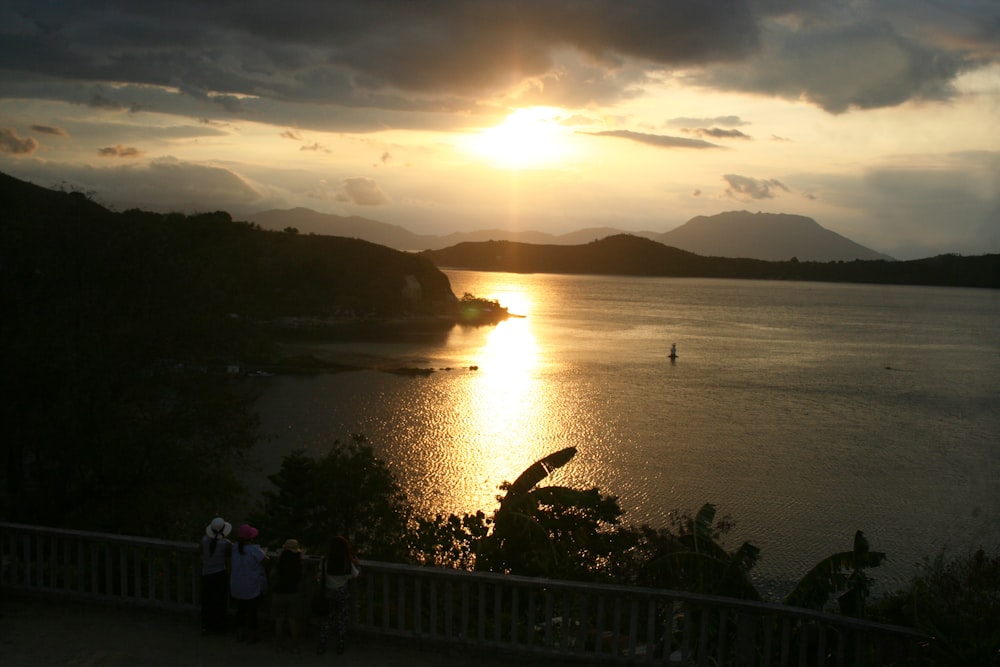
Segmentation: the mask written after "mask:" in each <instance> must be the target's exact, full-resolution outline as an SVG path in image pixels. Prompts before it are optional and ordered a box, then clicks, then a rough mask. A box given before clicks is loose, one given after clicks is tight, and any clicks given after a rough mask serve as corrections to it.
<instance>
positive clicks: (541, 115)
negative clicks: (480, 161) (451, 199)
mask: <svg viewBox="0 0 1000 667" xmlns="http://www.w3.org/2000/svg"><path fill="white" fill-rule="evenodd" d="M564 115H565V112H563V111H562V110H561V109H557V108H553V107H531V108H529V109H516V110H515V111H514V112H513V113H511V114H510V115H509V116H507V118H506V119H505V120H504V121H503V122H502V123H501V124H499V125H497V126H495V127H491V128H487V129H484V130H482V131H480V132H479V134H477V135H476V136H475V137H473V138H472V139H470V140H469V141H468V142H467V144H466V146H467V148H468V150H470V151H471V152H472V153H473V154H475V155H478V156H480V157H482V158H485V159H486V160H488V161H490V162H491V163H492V164H494V165H495V166H499V167H503V168H506V169H540V168H546V167H551V166H555V165H557V164H559V163H561V162H563V161H564V160H566V159H567V158H568V157H569V156H570V155H571V153H572V151H571V148H570V142H569V138H568V137H569V135H570V134H571V133H572V130H571V129H570V128H567V127H565V126H563V125H562V124H561V123H560V121H561V120H562V119H563V116H564Z"/></svg>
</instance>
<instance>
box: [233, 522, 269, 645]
mask: <svg viewBox="0 0 1000 667" xmlns="http://www.w3.org/2000/svg"><path fill="white" fill-rule="evenodd" d="M258 534H259V531H258V530H257V529H256V528H254V527H253V526H251V525H250V524H247V523H245V524H243V525H242V526H240V527H239V529H238V530H237V531H236V537H237V539H238V540H239V541H238V542H237V543H236V548H235V549H233V556H232V571H231V572H230V576H229V593H230V595H232V596H233V600H234V601H235V602H236V639H237V640H239V641H241V642H247V643H250V644H256V643H257V641H258V640H259V639H260V635H259V633H258V628H257V613H258V610H259V609H260V602H261V600H262V599H263V598H264V594H265V593H266V592H267V570H266V563H267V554H266V553H264V550H263V549H261V548H260V546H258V545H257V544H255V543H254V540H256V539H257V535H258Z"/></svg>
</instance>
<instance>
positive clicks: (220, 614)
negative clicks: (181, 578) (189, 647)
mask: <svg viewBox="0 0 1000 667" xmlns="http://www.w3.org/2000/svg"><path fill="white" fill-rule="evenodd" d="M232 529H233V526H232V524H231V523H229V522H228V521H226V520H225V519H223V518H222V517H220V516H217V517H215V518H214V519H212V522H211V523H210V524H208V526H206V527H205V534H204V535H202V536H201V632H202V634H206V635H208V634H220V633H223V632H225V631H226V620H227V617H228V615H229V572H227V571H226V568H227V567H228V566H229V556H230V554H231V553H232V550H233V543H232V542H230V541H229V540H228V539H226V538H227V536H228V535H229V533H230V531H232Z"/></svg>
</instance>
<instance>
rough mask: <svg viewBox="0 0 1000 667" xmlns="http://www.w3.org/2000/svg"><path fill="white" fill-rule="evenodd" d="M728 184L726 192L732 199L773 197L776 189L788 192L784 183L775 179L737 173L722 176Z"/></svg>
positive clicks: (745, 199)
mask: <svg viewBox="0 0 1000 667" xmlns="http://www.w3.org/2000/svg"><path fill="white" fill-rule="evenodd" d="M722 178H723V179H725V181H726V182H727V183H728V184H729V188H728V189H727V190H726V194H727V195H729V196H730V197H732V198H733V199H740V200H744V201H747V200H751V199H773V198H774V197H775V191H776V190H784V191H785V192H790V190H789V189H788V188H787V187H785V185H784V184H783V183H782V182H781V181H779V180H776V179H773V178H770V179H759V178H751V177H750V176H740V175H738V174H726V175H724V176H723V177H722Z"/></svg>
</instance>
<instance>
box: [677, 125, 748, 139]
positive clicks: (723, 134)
mask: <svg viewBox="0 0 1000 667" xmlns="http://www.w3.org/2000/svg"><path fill="white" fill-rule="evenodd" d="M687 131H688V132H690V133H691V134H697V135H699V136H702V137H712V138H713V139H749V138H750V135H749V134H744V133H743V132H740V131H739V130H724V129H722V128H719V127H698V128H695V129H693V130H687Z"/></svg>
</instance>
